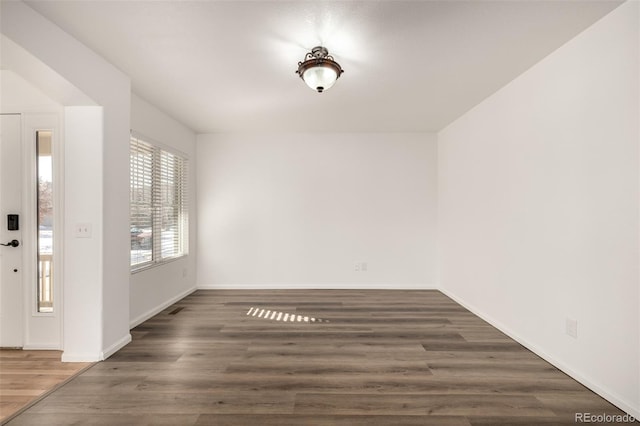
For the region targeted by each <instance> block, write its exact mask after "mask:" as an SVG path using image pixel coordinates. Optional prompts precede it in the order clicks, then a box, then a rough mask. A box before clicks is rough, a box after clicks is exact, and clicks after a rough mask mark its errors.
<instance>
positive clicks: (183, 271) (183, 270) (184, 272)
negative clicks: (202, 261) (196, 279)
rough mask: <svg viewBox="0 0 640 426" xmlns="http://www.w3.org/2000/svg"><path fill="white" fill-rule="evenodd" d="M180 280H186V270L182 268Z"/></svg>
mask: <svg viewBox="0 0 640 426" xmlns="http://www.w3.org/2000/svg"><path fill="white" fill-rule="evenodd" d="M182 278H187V268H182Z"/></svg>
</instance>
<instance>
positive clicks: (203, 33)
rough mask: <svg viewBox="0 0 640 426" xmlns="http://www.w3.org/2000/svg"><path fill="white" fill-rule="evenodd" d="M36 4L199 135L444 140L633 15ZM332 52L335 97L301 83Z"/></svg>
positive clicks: (537, 9)
mask: <svg viewBox="0 0 640 426" xmlns="http://www.w3.org/2000/svg"><path fill="white" fill-rule="evenodd" d="M27 3H28V4H29V5H30V6H31V7H33V8H34V9H36V10H37V11H38V12H40V13H41V14H43V15H44V16H46V17H47V18H48V19H50V20H51V21H53V22H55V23H57V24H58V25H59V26H60V27H62V28H63V29H64V30H66V31H67V32H69V33H70V34H72V35H73V36H75V37H76V38H77V39H79V40H80V41H82V42H83V43H85V44H86V45H87V46H89V47H90V48H92V49H93V50H95V51H96V52H98V53H99V54H101V55H102V56H103V57H105V58H106V59H107V60H108V61H110V62H111V63H113V64H114V65H115V66H117V67H118V68H120V69H121V70H122V71H124V72H125V73H126V74H127V75H129V76H130V77H131V81H132V87H133V91H134V92H135V93H137V94H138V95H140V96H141V97H142V98H144V99H146V100H148V101H149V102H151V103H153V104H155V105H156V106H158V107H159V108H160V109H162V110H164V111H166V112H167V113H168V114H170V115H172V116H173V117H175V118H176V119H178V120H180V121H181V122H183V123H184V124H186V125H187V126H189V127H191V128H192V129H193V130H195V131H196V132H198V133H209V132H237V131H246V132H265V131H266V132H269V131H286V132H429V131H437V130H440V129H441V128H443V127H444V126H446V125H447V124H448V123H450V122H451V121H453V120H454V119H456V118H457V117H459V116H460V115H461V114H463V113H464V112H465V111H467V110H468V109H470V108H472V107H473V106H474V105H476V104H477V103H478V102H480V101H481V100H482V99H484V98H485V97H487V96H488V95H490V94H491V93H493V92H494V91H496V90H497V89H499V88H500V87H502V86H504V85H505V84H506V83H508V82H509V81H511V80H512V79H513V78H515V77H516V76H518V75H519V74H521V73H522V72H523V71H525V70H526V69H528V68H529V67H531V66H532V65H533V64H535V63H536V62H538V61H539V60H541V59H542V58H543V57H545V56H546V55H548V54H549V53H551V52H552V51H554V50H555V49H557V48H558V47H560V46H561V45H562V44H564V43H566V42H567V41H568V40H570V39H571V38H572V37H574V36H575V35H577V34H578V33H579V32H580V31H582V30H584V29H585V28H587V27H588V26H589V25H591V24H592V23H593V22H595V21H596V20H598V19H599V18H600V17H602V16H604V15H605V14H606V13H608V12H609V11H611V10H612V9H614V8H615V7H616V6H618V5H619V4H620V2H618V1H608V0H607V1H558V0H556V1H540V0H534V1H527V0H520V1H477V0H476V1H340V2H327V1H57V0H46V1H28V2H27ZM319 44H322V45H324V46H326V47H327V48H328V49H329V52H330V53H331V54H333V56H334V57H335V59H336V60H337V61H338V62H339V63H340V64H341V65H342V67H343V68H344V70H345V73H344V74H343V76H342V77H341V78H340V80H338V82H337V83H336V85H335V86H334V87H333V88H332V89H330V90H328V91H327V92H325V93H322V94H318V93H315V92H313V91H312V90H311V89H309V88H308V87H307V86H306V85H305V84H304V83H303V82H302V81H301V80H300V79H299V77H298V76H297V74H295V73H294V71H295V70H296V68H297V63H298V61H300V60H302V59H303V57H304V55H305V53H306V52H307V51H308V50H310V49H311V48H312V47H313V46H316V45H319ZM523 102H526V100H524V99H523Z"/></svg>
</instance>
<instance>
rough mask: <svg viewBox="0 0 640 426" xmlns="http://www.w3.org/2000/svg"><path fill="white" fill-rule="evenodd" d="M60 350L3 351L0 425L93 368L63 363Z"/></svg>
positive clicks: (88, 364) (0, 367)
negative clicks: (71, 379)
mask: <svg viewBox="0 0 640 426" xmlns="http://www.w3.org/2000/svg"><path fill="white" fill-rule="evenodd" d="M61 355H62V352H60V351H23V350H16V349H0V423H5V422H6V421H7V420H8V419H9V418H10V417H11V416H13V415H14V414H15V413H17V412H18V411H20V410H21V409H23V408H24V407H26V406H28V405H29V404H30V403H31V402H32V401H35V400H37V399H38V398H40V397H42V396H43V395H45V394H46V393H47V392H50V391H51V390H53V389H55V388H56V387H58V386H60V385H61V384H63V383H64V382H65V381H67V380H68V379H69V378H71V377H73V376H74V375H76V374H77V373H79V372H80V371H82V370H83V369H85V368H87V367H88V366H90V365H91V363H86V362H65V363H63V362H61V361H60V357H61Z"/></svg>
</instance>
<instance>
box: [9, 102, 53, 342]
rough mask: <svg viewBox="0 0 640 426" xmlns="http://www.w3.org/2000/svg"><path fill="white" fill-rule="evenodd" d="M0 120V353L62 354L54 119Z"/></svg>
mask: <svg viewBox="0 0 640 426" xmlns="http://www.w3.org/2000/svg"><path fill="white" fill-rule="evenodd" d="M0 119H1V120H2V121H1V123H0V129H1V130H0V243H1V244H3V245H2V246H0V347H2V348H24V349H62V347H61V346H62V339H61V335H62V332H61V328H62V322H61V313H62V310H61V303H60V302H61V286H60V284H61V280H60V277H61V274H60V271H58V270H57V269H59V268H57V267H56V265H59V264H61V262H60V256H59V254H60V243H59V242H58V241H60V238H59V234H61V232H59V231H60V230H61V229H60V228H61V227H60V226H59V223H60V219H59V218H60V215H59V214H58V211H59V210H60V205H61V200H62V198H61V197H60V192H61V191H60V188H58V186H59V185H58V183H59V181H60V180H59V179H58V176H59V173H57V170H59V169H58V165H57V161H56V160H57V158H59V157H60V156H59V154H58V153H59V152H60V151H59V147H58V146H57V140H58V138H57V136H58V133H59V126H58V116H57V115H55V114H41V115H39V114H2V115H0Z"/></svg>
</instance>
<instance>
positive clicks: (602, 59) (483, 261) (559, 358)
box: [438, 2, 640, 417]
mask: <svg viewBox="0 0 640 426" xmlns="http://www.w3.org/2000/svg"><path fill="white" fill-rule="evenodd" d="M639 16H640V15H639V12H638V2H627V3H625V4H623V5H622V6H620V7H619V8H618V9H616V10H614V11H613V12H612V13H611V14H610V15H608V16H606V17H605V18H603V19H602V20H601V21H599V22H598V23H596V24H595V25H594V26H592V27H591V28H589V29H587V30H586V31H585V32H584V33H582V34H580V35H579V36H578V37H576V38H575V39H574V40H572V41H570V42H569V43H567V44H566V45H565V46H563V47H562V48H560V49H559V50H557V51H556V52H554V53H553V54H551V55H550V56H548V57H547V58H546V59H544V60H543V61H541V62H540V63H538V64H537V65H536V66H534V67H533V68H531V69H530V70H529V71H527V72H526V73H524V74H523V75H522V76H520V77H519V78H517V79H516V80H514V81H513V82H511V83H510V84H508V85H507V86H505V87H504V88H502V89H501V90H499V91H498V92H497V93H495V94H494V95H493V96H491V97H489V98H488V99H487V100H485V101H484V102H482V103H481V104H480V105H478V106H477V107H475V108H474V109H473V110H471V111H470V112H468V113H467V114H465V115H464V116H462V117H461V118H459V119H458V120H457V121H455V122H454V123H453V124H451V125H450V126H448V127H447V128H446V129H444V130H443V131H442V132H440V133H439V135H438V151H439V163H438V166H439V175H438V181H439V194H440V198H439V217H440V218H441V219H440V224H441V228H440V232H441V233H440V241H441V244H440V249H441V259H442V261H441V285H442V286H443V288H444V290H445V291H446V292H447V293H448V294H450V295H452V296H453V297H454V298H455V299H456V300H458V301H460V302H462V303H463V304H464V305H466V306H468V307H469V308H471V310H473V311H474V312H476V313H477V314H479V315H480V316H482V317H484V318H485V319H487V320H489V321H490V322H491V323H493V324H494V325H496V326H498V327H499V328H501V329H502V330H504V331H506V332H507V333H508V334H510V335H512V336H514V337H516V338H517V339H518V340H520V341H521V342H523V343H524V344H526V346H528V347H529V348H531V349H533V350H534V351H535V352H537V353H538V354H541V355H543V356H544V357H546V358H547V359H549V360H552V361H553V362H554V363H555V364H556V365H557V366H559V367H560V368H562V369H564V370H565V371H567V372H569V373H570V374H571V375H573V376H574V377H576V378H578V379H579V380H581V381H583V383H585V384H587V385H588V386H590V387H591V388H592V389H594V390H596V391H597V392H599V393H600V394H601V395H603V396H605V397H606V398H608V399H609V400H611V401H612V402H614V403H616V404H617V405H619V406H620V407H621V408H623V409H625V410H627V411H628V412H630V413H632V414H634V415H635V416H636V417H640V380H639V378H640V373H639V370H640V365H639V362H640V350H639V336H640V322H639V318H640V317H639V300H640V295H639V280H638V278H639V277H638V259H639V250H638V243H639V240H638V235H639V225H638V223H639V215H638V214H639V210H638V207H639V201H640V200H639V192H638V190H639V183H638V176H639V166H638V164H639V157H638V154H639V150H638V143H639V127H638V126H639V118H638V116H639V112H640V111H639V107H638V99H639V97H638V94H639V85H638V79H639V72H640V69H639V66H638V60H639V51H638V48H639V46H638V44H639V42H638V40H639V33H638V26H639V21H640V20H639ZM567 318H571V319H576V320H577V321H578V337H577V339H574V338H572V337H569V336H568V335H567V334H565V320H566V319H567Z"/></svg>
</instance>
